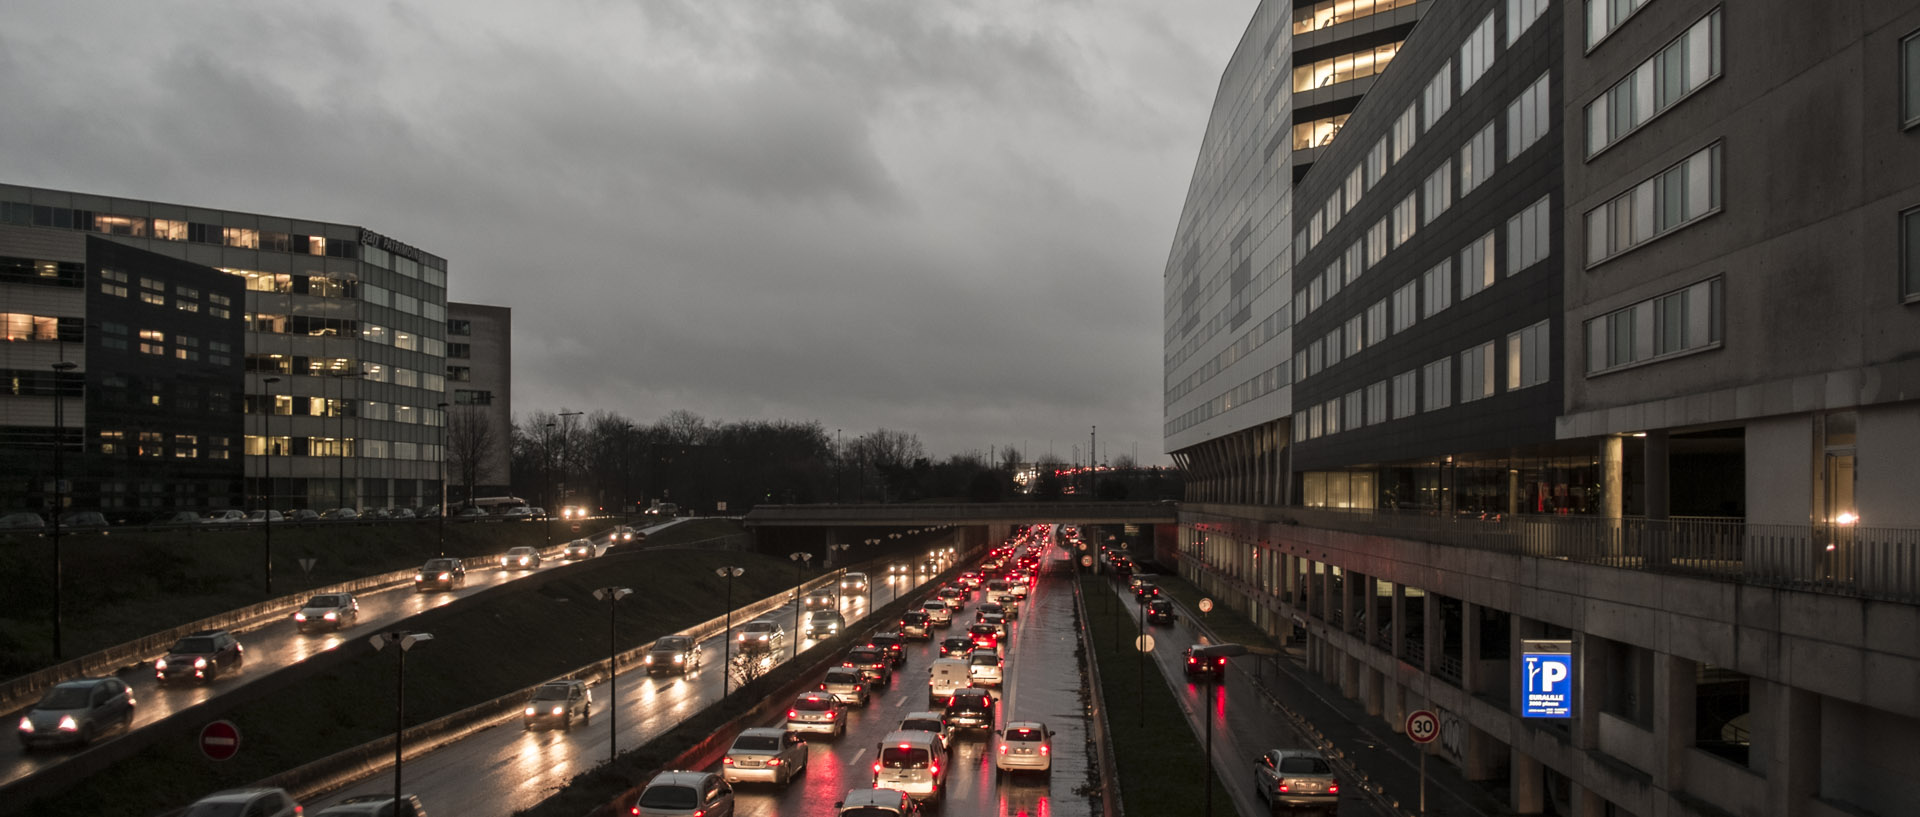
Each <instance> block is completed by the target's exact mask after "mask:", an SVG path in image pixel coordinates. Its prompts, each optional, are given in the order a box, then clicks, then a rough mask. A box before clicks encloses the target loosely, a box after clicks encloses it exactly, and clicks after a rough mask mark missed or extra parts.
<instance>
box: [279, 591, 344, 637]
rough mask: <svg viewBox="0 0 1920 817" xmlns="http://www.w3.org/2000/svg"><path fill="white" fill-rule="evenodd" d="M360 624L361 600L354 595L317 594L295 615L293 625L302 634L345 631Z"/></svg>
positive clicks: (295, 612)
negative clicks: (308, 631)
mask: <svg viewBox="0 0 1920 817" xmlns="http://www.w3.org/2000/svg"><path fill="white" fill-rule="evenodd" d="M358 623H360V600H359V599H356V598H354V597H353V594H352V593H315V594H314V595H313V597H312V598H309V599H307V603H306V604H303V605H301V606H300V609H298V610H295V611H294V613H293V625H294V627H296V628H298V629H299V630H300V632H303V633H304V632H306V631H307V630H309V629H315V630H344V629H346V628H348V627H351V626H353V625H355V624H358Z"/></svg>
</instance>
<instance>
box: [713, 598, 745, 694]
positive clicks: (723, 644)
mask: <svg viewBox="0 0 1920 817" xmlns="http://www.w3.org/2000/svg"><path fill="white" fill-rule="evenodd" d="M713 572H714V573H716V574H719V575H721V576H725V577H727V613H726V616H727V628H726V629H725V630H722V631H721V632H720V699H721V700H723V701H724V700H726V698H727V686H728V683H729V682H731V681H732V680H733V577H735V576H738V575H740V574H742V573H745V572H747V569H746V568H744V567H734V566H732V565H728V566H726V567H719V568H715V569H714V571H713Z"/></svg>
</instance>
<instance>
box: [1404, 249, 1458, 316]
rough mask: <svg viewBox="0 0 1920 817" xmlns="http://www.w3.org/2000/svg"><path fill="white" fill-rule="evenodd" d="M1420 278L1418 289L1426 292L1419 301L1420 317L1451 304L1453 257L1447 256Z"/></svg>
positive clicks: (1431, 314) (1435, 312) (1434, 313)
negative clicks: (1424, 296)
mask: <svg viewBox="0 0 1920 817" xmlns="http://www.w3.org/2000/svg"><path fill="white" fill-rule="evenodd" d="M1420 278H1421V281H1420V289H1421V291H1423V292H1424V293H1426V298H1425V299H1424V300H1422V302H1421V307H1420V317H1422V318H1431V317H1433V316H1434V315H1437V314H1439V313H1441V312H1443V311H1445V310H1446V308H1447V307H1449V306H1452V305H1453V259H1451V258H1448V259H1446V260H1444V261H1441V262H1440V263H1438V264H1435V265H1433V268H1432V269H1429V270H1427V271H1426V273H1425V274H1423V275H1421V276H1420ZM1462 297H1465V296H1462ZM1408 323H1409V324H1411V323H1412V321H1408Z"/></svg>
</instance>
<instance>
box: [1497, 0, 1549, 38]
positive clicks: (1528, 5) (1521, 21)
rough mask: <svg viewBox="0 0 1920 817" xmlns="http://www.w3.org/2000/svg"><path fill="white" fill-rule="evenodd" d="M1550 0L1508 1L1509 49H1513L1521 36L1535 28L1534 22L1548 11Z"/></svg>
mask: <svg viewBox="0 0 1920 817" xmlns="http://www.w3.org/2000/svg"><path fill="white" fill-rule="evenodd" d="M1547 2H1548V0H1507V47H1508V48H1512V47H1513V44H1514V42H1515V41H1517V40H1519V39H1520V35H1522V34H1525V33H1527V29H1529V28H1532V27H1533V21H1535V20H1538V19H1540V15H1541V14H1544V13H1545V12H1546V10H1547Z"/></svg>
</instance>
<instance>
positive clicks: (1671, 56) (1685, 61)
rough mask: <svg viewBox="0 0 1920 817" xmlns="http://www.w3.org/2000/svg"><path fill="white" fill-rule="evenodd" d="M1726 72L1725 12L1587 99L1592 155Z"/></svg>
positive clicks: (1710, 17)
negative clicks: (1722, 59) (1723, 48)
mask: <svg viewBox="0 0 1920 817" xmlns="http://www.w3.org/2000/svg"><path fill="white" fill-rule="evenodd" d="M1719 76H1720V10H1719V9H1714V10H1713V12H1712V13H1711V14H1708V15H1707V16H1706V17H1703V18H1701V19H1700V21H1699V22H1697V23H1694V24H1693V27H1692V28H1689V29H1687V31H1686V33H1684V34H1681V35H1680V36H1679V37H1678V38H1675V39H1674V40H1673V42H1670V43H1668V44H1667V46H1666V47H1665V48H1662V49H1660V52H1659V53H1657V54H1655V55H1653V57H1652V58H1650V59H1648V60H1647V61H1646V62H1643V63H1640V65H1639V67H1637V68H1635V69H1633V73H1631V74H1628V75H1627V78H1626V79H1623V80H1620V82H1618V83H1616V84H1615V85H1614V86H1613V87H1612V88H1609V89H1607V92H1606V93H1603V94H1601V95H1600V97H1599V98H1598V99H1595V100H1594V101H1592V102H1589V103H1587V108H1586V122H1587V156H1588V157H1592V156H1594V155H1596V154H1598V153H1599V152H1600V151H1603V150H1606V149H1607V148H1608V147H1610V146H1612V145H1613V144H1614V143H1615V142H1618V141H1620V140H1621V139H1623V138H1626V136H1627V134H1630V133H1632V132H1634V131H1635V130H1637V129H1638V128H1639V127H1640V126H1641V125H1645V124H1646V123H1648V122H1650V121H1653V119H1654V118H1655V117H1657V116H1659V115H1660V114H1662V113H1665V112H1666V111H1667V109H1669V108H1672V107H1673V106H1674V105H1676V104H1678V103H1679V102H1680V100H1682V99H1685V98H1686V97H1687V96H1688V95H1689V94H1692V93H1693V92H1694V91H1697V90H1699V89H1700V87H1701V86H1703V85H1706V84H1707V83H1708V82H1711V81H1713V80H1714V79H1717V78H1718V77H1719Z"/></svg>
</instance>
